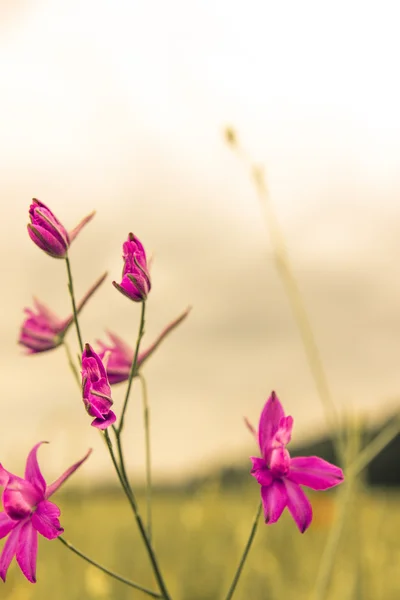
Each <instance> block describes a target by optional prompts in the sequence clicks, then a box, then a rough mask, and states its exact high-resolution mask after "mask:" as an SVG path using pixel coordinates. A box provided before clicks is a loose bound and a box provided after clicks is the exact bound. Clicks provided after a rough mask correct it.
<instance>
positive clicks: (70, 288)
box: [65, 255, 83, 354]
mask: <svg viewBox="0 0 400 600" xmlns="http://www.w3.org/2000/svg"><path fill="white" fill-rule="evenodd" d="M65 264H66V265H67V273H68V291H69V295H70V296H71V302H72V313H73V315H74V323H75V328H76V335H77V336H78V342H79V348H80V351H81V354H82V353H83V343H82V336H81V330H80V329H79V322H78V312H77V310H76V302H75V294H74V283H73V280H72V272H71V265H70V262H69V258H68V255H67V256H66V257H65Z"/></svg>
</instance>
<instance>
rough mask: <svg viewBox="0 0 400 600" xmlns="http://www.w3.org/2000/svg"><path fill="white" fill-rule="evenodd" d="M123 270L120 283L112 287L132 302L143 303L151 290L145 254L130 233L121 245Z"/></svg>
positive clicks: (115, 283) (138, 241)
mask: <svg viewBox="0 0 400 600" xmlns="http://www.w3.org/2000/svg"><path fill="white" fill-rule="evenodd" d="M122 258H123V260H124V268H123V271H122V281H121V284H118V283H117V282H116V281H113V286H114V287H115V288H117V290H118V291H120V292H121V293H122V294H124V295H125V296H127V297H128V298H130V299H131V300H133V301H134V302H143V301H144V300H146V298H147V295H148V293H149V291H150V288H151V281H150V273H149V270H148V266H147V259H146V252H145V250H144V248H143V246H142V244H141V242H140V240H138V238H137V237H136V236H134V235H133V233H130V234H129V235H128V240H127V241H126V242H124V245H123V256H122Z"/></svg>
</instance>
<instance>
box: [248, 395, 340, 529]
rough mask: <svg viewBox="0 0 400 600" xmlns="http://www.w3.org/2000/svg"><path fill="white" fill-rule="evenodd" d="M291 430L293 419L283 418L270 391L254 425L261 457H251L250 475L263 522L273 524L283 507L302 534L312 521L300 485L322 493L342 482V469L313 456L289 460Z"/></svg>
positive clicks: (283, 414)
mask: <svg viewBox="0 0 400 600" xmlns="http://www.w3.org/2000/svg"><path fill="white" fill-rule="evenodd" d="M292 427H293V418H292V417H285V413H284V410H283V407H282V405H281V403H280V402H279V400H278V397H277V396H276V394H275V392H272V394H271V396H270V398H269V399H268V401H267V402H266V404H265V406H264V409H263V411H262V413H261V417H260V423H259V426H258V443H259V446H260V451H261V458H256V457H254V456H253V457H251V460H252V462H253V468H252V470H251V474H252V475H253V477H255V478H256V479H257V481H258V483H259V484H260V485H261V499H262V503H263V507H264V515H265V522H266V523H268V524H270V523H276V521H277V520H278V519H279V517H280V516H281V514H282V512H283V510H284V508H285V507H287V508H288V509H289V511H290V513H291V515H292V517H293V519H294V520H295V522H296V525H297V527H298V528H299V529H300V531H301V533H304V531H305V530H306V529H307V527H308V526H309V525H310V523H311V520H312V508H311V504H310V502H309V500H308V499H307V496H306V495H305V494H304V492H303V490H302V488H301V487H300V486H306V487H309V488H311V489H313V490H326V489H328V488H331V487H334V486H335V485H338V484H339V483H342V481H343V478H344V477H343V471H342V469H339V467H336V466H335V465H332V464H331V463H329V462H327V461H326V460H323V459H322V458H318V457H317V456H307V457H305V456H304V457H303V456H302V457H298V458H291V457H290V454H289V451H288V450H286V445H287V444H288V443H289V442H290V439H291V435H292ZM251 429H252V428H251ZM252 431H253V433H255V431H254V430H253V429H252ZM256 435H257V434H256Z"/></svg>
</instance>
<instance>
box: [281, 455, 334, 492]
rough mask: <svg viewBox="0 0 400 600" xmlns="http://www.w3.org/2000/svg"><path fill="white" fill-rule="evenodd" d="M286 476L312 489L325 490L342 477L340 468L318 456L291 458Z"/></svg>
mask: <svg viewBox="0 0 400 600" xmlns="http://www.w3.org/2000/svg"><path fill="white" fill-rule="evenodd" d="M287 477H288V479H290V481H294V482H295V483H299V484H300V485H306V486H307V487H309V488H311V489H313V490H327V489H328V488H331V487H333V486H335V485H338V484H339V483H342V481H343V479H344V475H343V471H342V469H340V468H339V467H336V466H335V465H332V464H331V463H329V462H327V461H326V460H324V459H323V458H319V457H318V456H299V457H297V458H292V459H291V461H290V469H289V473H288V475H287Z"/></svg>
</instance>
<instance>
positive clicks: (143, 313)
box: [117, 302, 146, 437]
mask: <svg viewBox="0 0 400 600" xmlns="http://www.w3.org/2000/svg"><path fill="white" fill-rule="evenodd" d="M141 304H142V312H141V315H140V325H139V333H138V336H137V341H136V348H135V356H134V358H133V362H132V366H131V370H130V373H129V380H128V387H127V388H126V394H125V400H124V405H123V407H122V412H121V417H120V421H119V425H118V428H117V432H118V437H119V436H120V435H121V432H122V428H123V426H124V419H125V411H126V408H127V406H128V400H129V394H130V391H131V387H132V381H133V377H134V375H135V372H136V367H137V360H138V356H139V347H140V342H141V339H142V337H143V334H144V317H145V312H146V302H142V303H141Z"/></svg>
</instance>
